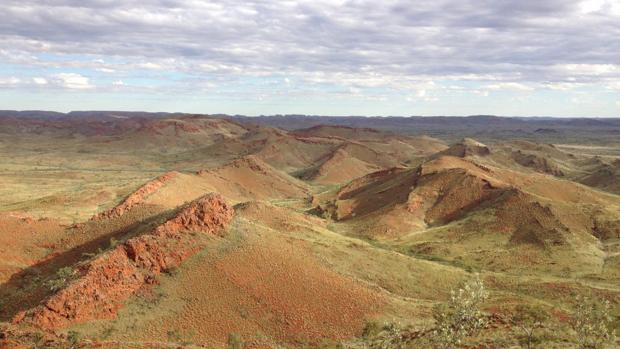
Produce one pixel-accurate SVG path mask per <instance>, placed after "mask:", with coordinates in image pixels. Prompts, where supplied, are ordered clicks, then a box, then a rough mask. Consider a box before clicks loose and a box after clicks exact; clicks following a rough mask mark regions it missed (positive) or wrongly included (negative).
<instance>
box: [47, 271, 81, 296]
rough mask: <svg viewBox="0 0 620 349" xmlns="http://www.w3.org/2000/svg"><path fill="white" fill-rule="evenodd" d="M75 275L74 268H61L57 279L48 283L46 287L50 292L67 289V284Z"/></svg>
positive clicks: (57, 273) (57, 272)
mask: <svg viewBox="0 0 620 349" xmlns="http://www.w3.org/2000/svg"><path fill="white" fill-rule="evenodd" d="M73 273H74V271H73V268H71V267H64V268H60V269H58V270H57V271H56V275H55V277H54V278H53V279H51V280H48V281H47V282H46V285H47V287H48V288H49V290H50V291H52V292H56V291H58V290H60V289H62V288H63V287H65V285H66V284H67V282H68V281H69V280H70V279H71V277H72V276H73Z"/></svg>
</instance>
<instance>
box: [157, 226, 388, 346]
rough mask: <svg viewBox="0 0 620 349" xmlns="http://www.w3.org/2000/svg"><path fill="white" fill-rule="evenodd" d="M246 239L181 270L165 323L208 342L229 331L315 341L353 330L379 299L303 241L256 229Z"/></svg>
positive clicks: (345, 335)
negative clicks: (175, 307)
mask: <svg viewBox="0 0 620 349" xmlns="http://www.w3.org/2000/svg"><path fill="white" fill-rule="evenodd" d="M248 238H249V239H250V241H248V242H247V243H246V244H244V245H243V246H241V247H239V248H235V249H233V250H229V251H225V252H224V254H223V255H221V256H218V255H216V254H209V255H208V256H205V257H204V258H205V260H202V261H199V262H198V263H197V264H195V265H193V266H192V268H188V269H187V270H185V271H184V272H183V273H182V274H181V279H180V280H178V283H177V284H178V285H179V289H178V290H176V291H175V292H178V296H179V297H183V298H184V299H187V303H186V305H185V306H184V308H183V310H182V311H181V312H179V313H175V315H174V316H172V317H170V318H168V319H166V320H164V323H166V324H170V326H171V327H172V328H176V329H178V330H180V331H181V330H182V331H190V332H192V333H195V334H196V337H195V338H196V339H198V340H199V341H201V342H205V343H209V344H214V345H215V344H217V345H221V344H223V343H226V340H227V337H228V334H230V333H239V334H241V335H242V337H243V338H244V339H246V340H250V341H252V340H254V339H256V338H257V334H263V336H266V337H267V338H270V339H271V340H275V342H276V343H282V342H285V343H291V344H300V343H303V342H308V343H314V344H317V343H319V342H320V341H321V340H323V339H325V338H331V339H336V340H342V339H347V338H350V337H351V336H353V335H359V334H360V332H361V330H362V328H363V326H364V324H365V319H366V318H367V317H368V316H371V315H372V314H373V313H374V312H375V311H377V310H378V309H379V307H380V306H381V305H382V304H383V302H384V300H383V298H382V297H381V296H380V295H379V294H377V293H375V292H373V291H371V290H369V289H367V288H366V287H364V286H363V285H362V284H360V283H358V282H356V281H355V280H352V279H349V278H346V277H343V276H341V275H339V274H337V273H335V272H333V271H331V270H329V269H327V268H326V267H325V266H324V265H323V264H321V263H320V262H319V261H318V260H317V258H316V257H314V256H313V255H312V253H311V252H310V250H309V246H306V245H305V243H304V242H302V241H299V240H291V239H282V238H276V237H270V236H266V235H263V234H261V236H260V238H258V237H256V238H254V237H248ZM197 280H200V282H197ZM158 323H161V322H160V321H156V322H154V324H153V326H156V324H158ZM153 331H155V332H157V331H159V330H157V329H153ZM259 338H260V337H259ZM263 338H264V337H263ZM274 344H275V343H274ZM271 347H274V346H273V345H272V346H271Z"/></svg>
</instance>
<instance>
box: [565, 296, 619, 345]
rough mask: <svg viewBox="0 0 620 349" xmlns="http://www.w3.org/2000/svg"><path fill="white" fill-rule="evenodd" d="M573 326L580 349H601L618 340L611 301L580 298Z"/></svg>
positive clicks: (578, 298)
mask: <svg viewBox="0 0 620 349" xmlns="http://www.w3.org/2000/svg"><path fill="white" fill-rule="evenodd" d="M576 301H577V308H575V312H574V314H573V321H572V323H571V326H572V328H573V330H574V331H575V332H576V334H577V343H578V344H579V348H580V349H601V348H604V346H605V345H606V344H608V343H613V342H615V340H616V333H615V330H614V329H612V321H613V318H612V316H611V305H610V303H609V301H607V300H605V301H603V302H601V301H598V300H596V299H591V298H587V297H580V296H578V297H577V299H576Z"/></svg>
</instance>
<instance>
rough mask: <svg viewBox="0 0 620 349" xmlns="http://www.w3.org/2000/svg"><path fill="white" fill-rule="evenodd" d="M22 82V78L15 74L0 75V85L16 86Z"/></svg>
mask: <svg viewBox="0 0 620 349" xmlns="http://www.w3.org/2000/svg"><path fill="white" fill-rule="evenodd" d="M20 82H21V79H19V78H17V77H15V76H9V77H0V86H2V85H3V86H14V85H17V84H19V83H20Z"/></svg>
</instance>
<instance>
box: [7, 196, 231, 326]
mask: <svg viewBox="0 0 620 349" xmlns="http://www.w3.org/2000/svg"><path fill="white" fill-rule="evenodd" d="M233 213H234V211H233V208H232V206H230V205H229V204H228V203H226V201H224V199H223V198H222V196H220V195H219V194H208V195H206V196H204V197H202V198H200V199H197V200H196V201H193V202H192V203H191V204H189V205H188V206H187V207H185V208H183V209H182V210H180V212H179V213H178V214H177V215H176V216H175V217H174V218H172V219H170V220H168V221H167V222H165V223H164V224H162V225H160V226H158V227H156V228H155V229H153V230H152V231H150V232H149V233H146V234H144V235H141V236H138V237H135V238H132V239H129V240H127V241H126V242H125V243H123V244H121V245H119V246H117V247H116V248H114V249H113V250H111V251H108V252H105V253H104V254H102V255H100V256H98V257H96V258H95V259H92V260H90V261H88V262H85V263H83V264H80V265H78V266H77V267H76V269H75V275H76V277H75V279H74V280H73V281H71V282H70V283H69V284H68V285H67V287H65V288H64V289H62V290H60V291H59V292H57V293H56V294H54V295H53V296H51V297H50V298H48V299H47V300H45V301H44V302H43V304H42V305H40V306H38V307H36V308H34V309H33V310H31V311H30V312H28V314H27V315H26V316H24V315H23V314H20V315H19V316H18V317H16V318H15V319H14V322H17V323H19V322H22V321H26V322H30V323H31V324H33V325H35V326H38V327H41V328H43V329H59V328H64V327H67V326H69V325H71V324H76V323H81V322H85V321H89V320H94V319H109V318H113V317H114V316H115V315H116V312H117V311H118V310H119V309H120V308H121V306H122V304H123V302H124V301H125V300H127V299H128V298H129V297H131V296H132V295H133V294H134V293H135V292H136V291H137V290H138V289H140V288H141V287H142V286H143V285H144V284H145V283H149V282H151V281H152V280H153V276H155V275H157V274H159V273H161V272H162V271H165V270H168V269H170V268H172V267H176V266H178V265H180V264H181V262H183V260H185V259H186V258H188V257H190V256H191V255H193V254H194V253H196V252H198V250H199V249H200V246H199V244H196V243H195V242H194V241H193V240H192V235H191V234H187V233H188V232H201V233H207V234H213V235H222V234H223V231H224V229H225V227H226V226H227V225H228V223H229V222H230V221H231V220H232V217H233Z"/></svg>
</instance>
